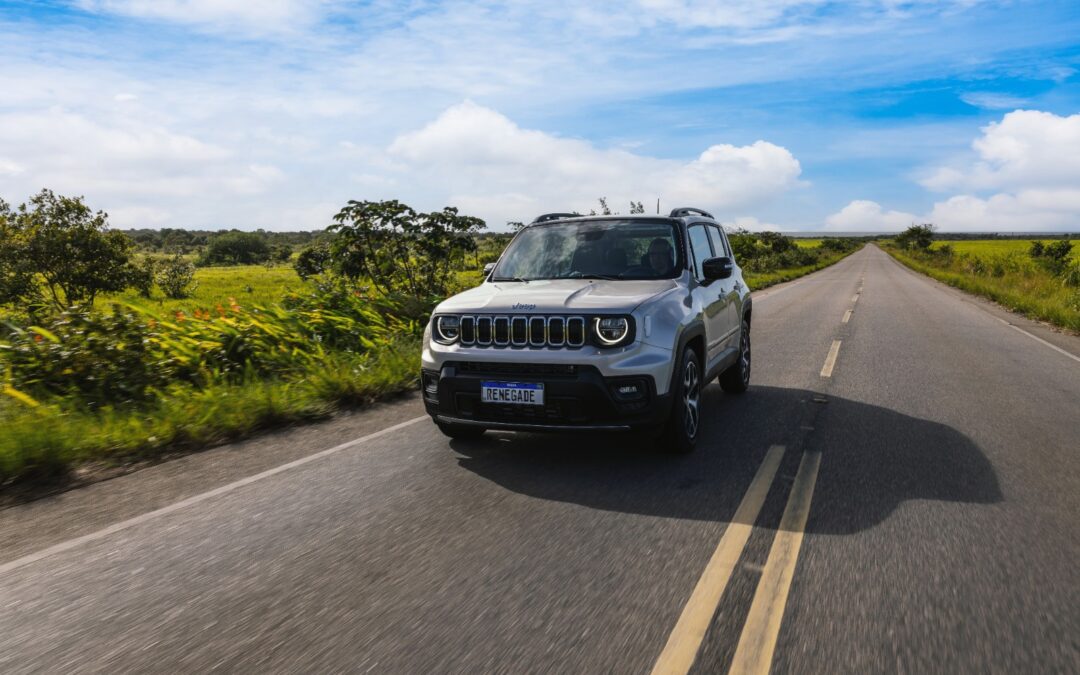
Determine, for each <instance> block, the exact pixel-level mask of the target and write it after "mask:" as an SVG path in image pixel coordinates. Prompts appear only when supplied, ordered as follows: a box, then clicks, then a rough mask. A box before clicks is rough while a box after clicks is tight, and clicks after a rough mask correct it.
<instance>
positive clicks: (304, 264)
mask: <svg viewBox="0 0 1080 675" xmlns="http://www.w3.org/2000/svg"><path fill="white" fill-rule="evenodd" d="M329 266H330V249H329V248H327V246H326V245H325V244H314V245H312V246H305V247H304V248H303V250H301V251H300V253H299V254H298V255H297V256H296V261H295V262H294V263H293V269H294V270H296V273H297V275H299V276H300V278H301V279H304V280H305V281H306V280H307V279H310V278H311V277H314V276H317V275H319V274H322V273H323V272H325V271H326V270H327V269H328V268H329Z"/></svg>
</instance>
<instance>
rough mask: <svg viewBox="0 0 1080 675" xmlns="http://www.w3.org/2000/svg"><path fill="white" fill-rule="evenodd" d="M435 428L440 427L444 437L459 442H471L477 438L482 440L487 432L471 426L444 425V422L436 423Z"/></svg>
mask: <svg viewBox="0 0 1080 675" xmlns="http://www.w3.org/2000/svg"><path fill="white" fill-rule="evenodd" d="M435 426H437V427H439V431H441V432H443V434H444V435H446V436H449V437H450V438H453V439H456V440H459V441H469V440H473V439H476V438H480V437H481V436H483V435H484V432H485V431H487V429H485V428H484V427H474V426H472V425H469V424H443V423H442V422H436V423H435Z"/></svg>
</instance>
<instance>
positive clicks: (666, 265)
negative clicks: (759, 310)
mask: <svg viewBox="0 0 1080 675" xmlns="http://www.w3.org/2000/svg"><path fill="white" fill-rule="evenodd" d="M751 309H752V308H751V298H750V292H749V289H748V288H747V287H746V283H745V281H744V280H743V277H742V271H741V270H740V269H739V266H738V265H737V264H736V262H735V258H734V256H733V255H732V253H731V246H730V244H729V243H728V240H727V236H726V235H725V234H724V231H723V229H722V228H721V227H720V225H719V224H718V223H717V222H716V221H715V220H714V219H713V217H712V216H711V215H710V214H708V213H706V212H705V211H701V210H700V209H692V208H681V209H675V210H674V211H672V212H671V213H670V215H669V216H668V217H666V218H665V217H662V216H580V215H576V214H562V213H553V214H547V215H543V216H540V217H539V218H537V219H536V220H535V221H533V222H532V223H531V224H529V225H528V226H526V227H525V228H523V229H522V230H521V231H520V232H519V233H518V234H517V236H515V237H514V239H513V241H511V242H510V245H509V246H507V247H506V250H505V251H504V252H503V254H502V256H501V257H500V258H499V261H498V262H497V263H494V264H492V265H489V266H488V267H487V268H486V269H485V280H484V283H482V284H481V285H479V286H477V287H476V288H473V289H470V290H468V291H465V292H464V293H459V294H458V295H455V296H453V297H451V298H449V299H447V300H445V301H443V302H442V303H440V304H439V306H438V307H436V308H435V312H434V314H433V315H432V317H431V321H430V323H429V324H428V326H427V329H426V330H425V331H424V349H423V354H422V356H421V384H422V389H423V398H424V405H425V406H426V408H427V411H428V413H429V414H430V415H431V417H432V419H433V420H434V421H435V424H437V425H438V427H439V429H441V430H442V431H443V433H445V434H446V435H447V436H450V437H452V438H474V437H477V436H479V435H480V434H482V433H484V431H485V430H487V429H508V430H515V431H629V430H637V431H646V432H648V433H650V434H652V435H653V436H654V437H655V438H657V440H658V445H659V447H661V448H663V449H665V450H670V451H672V452H688V451H690V450H691V449H692V448H693V447H694V443H695V442H696V440H697V438H698V436H699V434H700V430H701V422H702V415H701V411H700V401H701V389H702V387H703V386H704V385H705V384H707V383H708V382H710V381H711V380H712V379H713V378H718V379H719V381H720V386H721V387H723V389H724V391H728V392H732V393H741V392H744V391H746V388H747V386H748V385H749V383H750V317H751Z"/></svg>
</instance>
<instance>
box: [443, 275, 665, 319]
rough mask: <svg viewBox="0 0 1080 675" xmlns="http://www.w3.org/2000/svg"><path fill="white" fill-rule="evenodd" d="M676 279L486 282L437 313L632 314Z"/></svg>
mask: <svg viewBox="0 0 1080 675" xmlns="http://www.w3.org/2000/svg"><path fill="white" fill-rule="evenodd" d="M675 281H676V280H675V279H648V280H641V281H632V280H619V281H605V280H597V279H538V280H536V281H530V282H528V283H523V282H520V281H519V282H513V281H499V282H494V283H485V284H481V285H480V286H477V287H476V288H473V289H470V290H468V291H465V292H464V293H458V294H457V295H455V296H453V297H451V298H448V299H446V300H444V301H443V302H442V303H440V304H439V306H438V307H437V308H436V309H435V311H436V312H482V313H485V314H529V313H536V314H542V313H552V314H565V313H570V312H589V311H607V312H610V311H614V312H629V311H631V310H633V309H634V308H635V307H637V306H638V305H640V304H641V303H643V302H645V301H646V300H648V299H649V298H651V297H653V296H655V295H657V294H659V293H663V292H665V291H670V290H671V289H673V288H675V287H676V283H675Z"/></svg>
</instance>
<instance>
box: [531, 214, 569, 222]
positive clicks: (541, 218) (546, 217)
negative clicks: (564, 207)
mask: <svg viewBox="0 0 1080 675" xmlns="http://www.w3.org/2000/svg"><path fill="white" fill-rule="evenodd" d="M580 217H581V214H580V213H545V214H544V215H542V216H537V217H536V218H535V219H534V220H533V223H546V222H547V221H549V220H562V219H563V218H580Z"/></svg>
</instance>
